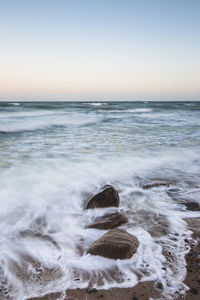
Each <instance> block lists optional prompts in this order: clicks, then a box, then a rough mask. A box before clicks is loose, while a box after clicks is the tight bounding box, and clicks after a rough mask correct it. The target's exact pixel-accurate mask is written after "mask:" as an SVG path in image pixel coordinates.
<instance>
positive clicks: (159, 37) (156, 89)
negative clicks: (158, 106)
mask: <svg viewBox="0 0 200 300" xmlns="http://www.w3.org/2000/svg"><path fill="white" fill-rule="evenodd" d="M95 99H96V100H101V99H102V100H109V99H110V100H200V1H195V0H191V1H185V0H182V1H180V0H173V1H171V0H168V1H164V0H163V1H162V0H160V1H158V0H149V1H142V0H141V1H134V0H132V1H130V0H124V1H121V0H115V1H113V0H107V1H105V0H101V1H100V0H93V1H91V0H71V1H68V0H65V1H64V0H48V1H47V0H34V1H31V0H30V1H29V0H26V1H25V0H23V1H20V0H5V1H2V0H0V100H2V101H3V100H84V101H85V100H95Z"/></svg>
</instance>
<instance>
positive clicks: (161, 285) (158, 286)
mask: <svg viewBox="0 0 200 300" xmlns="http://www.w3.org/2000/svg"><path fill="white" fill-rule="evenodd" d="M156 287H157V289H159V290H162V289H163V284H162V282H160V281H159V282H157V285H156Z"/></svg>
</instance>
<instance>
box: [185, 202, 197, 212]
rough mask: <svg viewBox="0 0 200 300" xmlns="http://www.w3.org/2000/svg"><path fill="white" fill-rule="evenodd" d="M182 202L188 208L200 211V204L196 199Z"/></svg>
mask: <svg viewBox="0 0 200 300" xmlns="http://www.w3.org/2000/svg"><path fill="white" fill-rule="evenodd" d="M180 204H183V205H185V206H186V208H187V210H191V211H198V210H200V205H199V203H197V202H194V201H192V202H191V201H190V202H189V201H188V202H180Z"/></svg>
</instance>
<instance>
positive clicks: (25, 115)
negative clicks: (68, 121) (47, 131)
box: [0, 111, 54, 119]
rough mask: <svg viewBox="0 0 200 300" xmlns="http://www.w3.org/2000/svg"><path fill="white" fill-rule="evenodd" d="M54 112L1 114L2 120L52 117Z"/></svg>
mask: <svg viewBox="0 0 200 300" xmlns="http://www.w3.org/2000/svg"><path fill="white" fill-rule="evenodd" d="M52 114H54V112H52V111H18V112H16V111H13V112H0V119H1V118H18V117H19V118H21V117H41V116H48V115H52Z"/></svg>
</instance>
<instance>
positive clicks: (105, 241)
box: [87, 229, 139, 259]
mask: <svg viewBox="0 0 200 300" xmlns="http://www.w3.org/2000/svg"><path fill="white" fill-rule="evenodd" d="M138 245H139V242H138V239H137V238H136V237H135V236H133V235H131V234H129V233H128V232H126V231H125V230H122V229H111V230H109V231H108V232H107V233H105V234H104V235H103V236H102V237H101V238H100V239H98V240H97V241H95V242H94V243H93V244H92V245H91V246H90V248H89V249H88V251H87V253H90V254H92V255H100V256H104V257H108V258H113V259H118V258H119V259H128V258H131V257H132V256H133V254H134V253H135V252H136V251H137V247H138Z"/></svg>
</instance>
